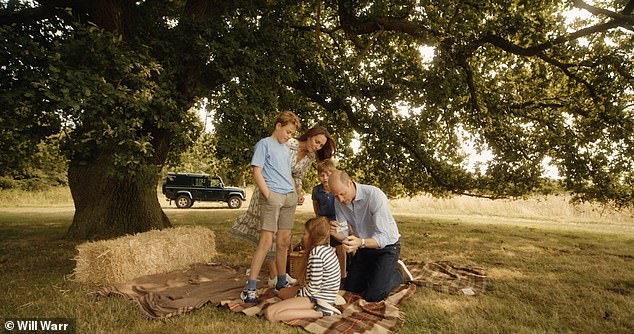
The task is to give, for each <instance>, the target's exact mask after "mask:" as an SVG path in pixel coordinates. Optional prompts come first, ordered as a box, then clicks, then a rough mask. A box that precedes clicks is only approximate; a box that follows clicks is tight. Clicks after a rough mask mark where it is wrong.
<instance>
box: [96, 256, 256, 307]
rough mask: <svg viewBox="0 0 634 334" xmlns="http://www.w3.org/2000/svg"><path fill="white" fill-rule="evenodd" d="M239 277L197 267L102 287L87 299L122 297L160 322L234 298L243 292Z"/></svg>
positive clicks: (210, 267)
mask: <svg viewBox="0 0 634 334" xmlns="http://www.w3.org/2000/svg"><path fill="white" fill-rule="evenodd" d="M243 273H244V270H242V271H238V269H235V268H231V267H228V266H225V265H221V264H217V263H209V264H202V263H200V264H194V265H192V266H190V267H189V269H186V270H176V271H172V272H169V273H161V274H154V275H147V276H142V277H138V278H135V279H133V280H130V281H128V282H125V283H120V284H114V285H111V286H106V287H102V288H100V289H99V290H97V291H94V292H91V293H89V296H92V297H95V298H97V297H109V296H118V297H123V298H126V299H129V300H132V301H134V302H135V303H136V304H137V305H138V306H139V307H140V308H141V311H143V313H144V314H145V315H146V316H147V317H149V318H151V319H164V318H169V317H173V316H176V315H180V314H185V313H189V312H191V311H193V310H196V309H199V308H201V307H203V306H205V305H207V304H209V303H212V304H216V305H218V304H219V303H220V301H222V300H224V299H227V298H235V297H236V296H238V295H240V292H241V291H242V289H244V276H243Z"/></svg>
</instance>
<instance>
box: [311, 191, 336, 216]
mask: <svg viewBox="0 0 634 334" xmlns="http://www.w3.org/2000/svg"><path fill="white" fill-rule="evenodd" d="M311 198H312V199H313V201H317V204H318V205H317V215H318V216H325V217H328V219H329V220H335V219H336V218H335V196H334V195H333V194H332V193H331V192H326V191H324V186H323V185H322V184H318V185H316V186H315V187H313V194H312V197H311Z"/></svg>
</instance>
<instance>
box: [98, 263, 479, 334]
mask: <svg viewBox="0 0 634 334" xmlns="http://www.w3.org/2000/svg"><path fill="white" fill-rule="evenodd" d="M407 264H408V268H409V269H410V271H411V272H412V275H413V276H414V280H413V282H412V283H414V284H408V285H402V286H401V287H400V288H398V289H397V290H396V291H394V292H393V293H392V294H391V295H390V296H388V298H387V299H386V300H385V301H382V302H378V303H371V302H367V301H365V300H363V299H362V298H361V297H360V296H358V295H356V294H353V293H350V292H345V291H340V295H341V297H343V300H345V303H344V304H342V305H338V306H337V307H338V308H339V309H340V310H341V311H342V315H341V316H338V315H336V316H330V317H324V318H320V319H297V320H293V321H289V322H287V324H289V325H292V326H301V327H303V328H304V329H305V330H307V331H309V332H311V333H326V332H328V333H389V332H390V331H392V330H393V329H394V328H396V327H397V326H398V324H399V323H400V321H401V317H402V314H401V311H399V308H398V305H399V304H400V303H402V302H403V301H404V300H406V299H407V298H409V297H410V296H412V295H413V294H414V293H415V291H416V286H421V287H429V288H432V289H434V290H436V291H439V292H443V293H452V294H464V295H473V294H477V293H482V292H484V291H485V289H486V286H487V283H488V280H487V275H486V272H485V271H484V270H483V269H482V268H474V267H465V266H457V265H454V264H452V263H450V262H447V261H440V262H430V263H418V262H408V263H407ZM243 273H244V270H242V269H237V268H232V267H229V266H226V265H222V264H217V263H215V264H214V263H210V264H195V265H192V266H191V267H190V268H189V269H187V270H178V271H173V272H169V273H162V274H155V275H148V276H143V277H139V278H136V279H133V280H131V281H128V282H126V283H121V284H114V285H111V286H107V287H103V288H100V289H99V290H97V291H95V292H93V293H91V295H93V296H95V297H106V296H120V297H124V298H127V299H130V300H132V301H134V302H135V303H137V305H138V306H139V307H140V309H141V310H142V311H143V313H144V314H145V315H146V316H148V317H149V318H152V319H163V318H169V317H172V316H175V315H180V314H184V313H188V312H191V311H193V310H196V309H199V308H201V307H203V306H205V305H207V304H209V303H211V304H213V305H223V306H224V307H226V308H228V309H229V310H231V311H234V312H241V313H244V314H247V315H250V316H254V315H258V314H262V310H263V309H264V308H266V306H268V305H270V304H271V303H273V302H275V301H277V300H279V299H277V297H276V296H275V295H274V293H273V290H272V289H263V288H262V287H263V285H262V284H260V285H259V286H258V287H259V288H260V291H261V292H262V293H261V294H260V296H261V298H260V299H259V300H260V303H259V304H257V305H254V304H243V303H242V302H241V301H240V300H239V299H238V296H239V294H240V291H242V289H243V288H244V275H243ZM261 281H264V282H265V281H266V280H261Z"/></svg>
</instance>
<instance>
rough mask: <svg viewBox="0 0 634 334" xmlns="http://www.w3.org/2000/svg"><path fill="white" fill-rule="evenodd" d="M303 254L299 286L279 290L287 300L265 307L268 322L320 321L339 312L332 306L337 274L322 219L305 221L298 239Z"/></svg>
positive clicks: (337, 282) (338, 273)
mask: <svg viewBox="0 0 634 334" xmlns="http://www.w3.org/2000/svg"><path fill="white" fill-rule="evenodd" d="M302 241H303V244H304V246H305V249H306V250H307V251H306V254H305V255H304V257H305V261H303V263H304V266H305V272H306V280H305V285H304V286H303V287H290V288H286V289H284V290H285V291H280V294H279V296H280V297H282V298H284V297H285V296H288V295H289V294H290V297H291V298H288V299H284V300H282V301H281V302H279V303H276V304H273V305H271V306H269V307H268V308H267V309H266V311H265V315H266V318H267V319H268V320H270V321H288V320H293V319H299V318H320V317H322V316H329V315H333V314H335V313H336V314H340V313H341V312H340V311H339V310H338V309H337V308H336V307H335V306H334V303H335V298H336V297H337V292H339V283H340V281H341V271H340V269H339V261H338V260H337V255H336V253H335V249H334V248H332V247H330V245H329V242H330V222H329V221H328V218H326V217H317V218H312V219H309V220H308V221H307V222H306V223H305V224H304V236H303V238H302Z"/></svg>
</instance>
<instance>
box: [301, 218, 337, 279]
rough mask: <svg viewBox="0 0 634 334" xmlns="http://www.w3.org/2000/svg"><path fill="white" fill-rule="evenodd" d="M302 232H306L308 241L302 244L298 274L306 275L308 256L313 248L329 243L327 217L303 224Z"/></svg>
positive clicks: (328, 222) (310, 220)
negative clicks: (302, 253)
mask: <svg viewBox="0 0 634 334" xmlns="http://www.w3.org/2000/svg"><path fill="white" fill-rule="evenodd" d="M304 231H307V232H308V240H302V241H303V242H304V258H303V259H302V261H301V267H300V269H301V270H300V272H301V273H304V274H306V267H307V266H308V256H309V255H310V251H312V250H313V248H315V247H317V246H321V245H329V243H330V221H329V220H328V218H327V217H323V216H322V217H315V218H311V219H309V220H307V221H306V223H304Z"/></svg>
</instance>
